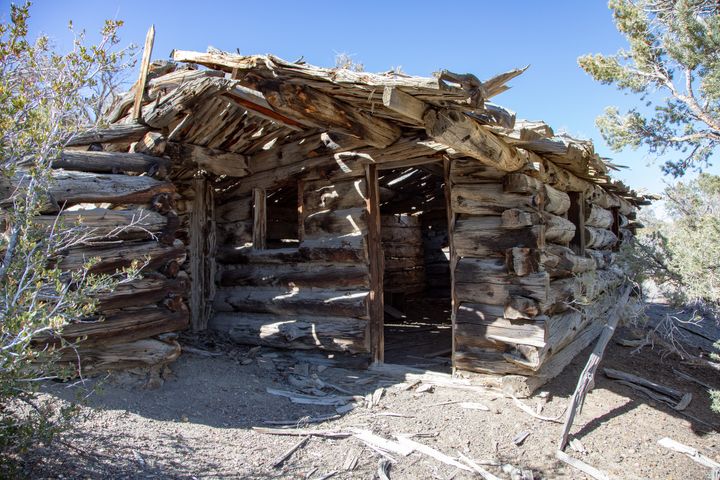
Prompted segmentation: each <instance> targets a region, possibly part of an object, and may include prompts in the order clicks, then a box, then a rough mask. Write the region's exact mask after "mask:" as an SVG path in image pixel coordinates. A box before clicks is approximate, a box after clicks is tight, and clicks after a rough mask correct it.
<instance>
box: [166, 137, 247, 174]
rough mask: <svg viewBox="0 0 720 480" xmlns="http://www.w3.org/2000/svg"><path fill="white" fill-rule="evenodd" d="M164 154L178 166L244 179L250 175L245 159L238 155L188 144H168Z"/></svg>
mask: <svg viewBox="0 0 720 480" xmlns="http://www.w3.org/2000/svg"><path fill="white" fill-rule="evenodd" d="M165 154H166V155H167V156H169V157H170V158H171V159H173V160H174V161H175V162H177V163H178V164H181V165H188V166H191V167H195V168H200V169H202V170H206V171H208V172H210V173H214V174H216V175H227V176H230V177H245V176H247V175H249V174H250V170H248V165H247V159H246V158H245V156H243V155H240V154H238V153H232V152H226V151H224V150H216V149H214V148H207V147H200V146H197V145H192V144H189V143H175V142H168V144H167V147H166V148H165Z"/></svg>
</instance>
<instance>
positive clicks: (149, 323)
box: [33, 307, 190, 347]
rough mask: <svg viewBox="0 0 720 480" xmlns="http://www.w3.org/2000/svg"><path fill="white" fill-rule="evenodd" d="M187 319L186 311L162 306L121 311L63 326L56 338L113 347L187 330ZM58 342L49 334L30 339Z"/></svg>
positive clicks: (188, 317) (83, 344) (41, 342)
mask: <svg viewBox="0 0 720 480" xmlns="http://www.w3.org/2000/svg"><path fill="white" fill-rule="evenodd" d="M189 319H190V315H189V314H188V311H187V310H179V311H171V310H168V309H166V308H163V307H148V308H142V309H133V310H128V311H125V310H121V311H119V312H117V313H113V314H112V315H108V316H107V317H105V318H104V319H101V320H97V321H86V322H78V323H71V324H69V325H66V326H64V327H62V330H61V332H60V333H59V335H61V336H62V337H64V338H66V339H68V340H74V339H78V338H81V337H87V338H84V339H83V340H82V346H83V347H91V346H99V345H102V346H105V345H114V344H119V343H126V342H132V341H135V340H140V339H143V338H149V337H152V336H154V335H159V334H161V333H167V332H174V331H177V330H182V329H184V328H187V326H188V323H189ZM58 341H59V339H58V338H56V336H51V335H43V336H40V337H37V338H36V339H34V340H33V342H34V343H36V344H48V343H57V342H58Z"/></svg>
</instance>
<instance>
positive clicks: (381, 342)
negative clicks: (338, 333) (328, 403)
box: [365, 164, 385, 364]
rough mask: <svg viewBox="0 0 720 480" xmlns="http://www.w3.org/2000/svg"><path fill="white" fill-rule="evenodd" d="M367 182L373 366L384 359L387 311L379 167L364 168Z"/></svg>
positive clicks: (370, 326)
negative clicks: (384, 289) (384, 295)
mask: <svg viewBox="0 0 720 480" xmlns="http://www.w3.org/2000/svg"><path fill="white" fill-rule="evenodd" d="M365 181H366V182H367V200H366V208H367V211H368V220H367V223H368V234H367V246H368V255H369V257H370V295H369V298H368V316H369V318H370V322H369V329H370V335H369V336H370V354H371V357H372V361H373V363H376V364H377V363H383V361H384V360H385V332H384V330H385V309H384V302H383V273H384V270H385V259H384V255H383V251H382V243H381V236H380V188H379V185H378V170H377V165H374V164H372V165H367V166H365Z"/></svg>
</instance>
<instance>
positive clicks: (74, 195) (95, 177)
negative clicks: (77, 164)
mask: <svg viewBox="0 0 720 480" xmlns="http://www.w3.org/2000/svg"><path fill="white" fill-rule="evenodd" d="M27 181H28V180H27V177H24V176H23V175H22V172H19V173H17V174H16V175H15V177H14V178H13V180H12V181H8V179H7V178H5V177H3V178H0V199H2V203H4V204H7V203H9V202H10V201H11V200H10V196H11V195H17V194H22V192H23V190H24V185H25V182H27ZM174 191H175V187H174V186H173V185H172V184H171V183H168V182H161V181H158V180H155V179H153V178H150V177H135V176H129V175H113V174H98V173H86V172H69V171H65V170H54V171H53V183H52V184H51V186H50V189H49V191H48V199H47V201H46V203H45V205H44V206H43V212H57V211H59V210H60V207H61V206H62V205H67V206H69V205H74V204H77V203H113V204H146V203H148V202H150V200H151V199H152V198H153V197H154V196H155V195H157V194H159V193H172V192H174Z"/></svg>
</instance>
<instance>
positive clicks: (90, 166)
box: [52, 150, 170, 178]
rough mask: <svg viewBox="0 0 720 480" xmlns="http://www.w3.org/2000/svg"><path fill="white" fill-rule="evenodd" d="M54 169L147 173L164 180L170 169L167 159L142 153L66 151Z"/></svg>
mask: <svg viewBox="0 0 720 480" xmlns="http://www.w3.org/2000/svg"><path fill="white" fill-rule="evenodd" d="M52 166H53V168H63V169H65V170H77V171H81V172H93V173H147V174H148V175H149V176H151V177H152V176H157V177H161V178H164V177H165V176H167V174H168V172H169V168H170V161H169V160H167V159H165V158H160V157H151V156H150V155H145V154H142V153H121V152H92V151H88V152H79V151H72V150H66V151H64V152H62V153H61V154H60V158H58V159H56V160H53V162H52Z"/></svg>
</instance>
